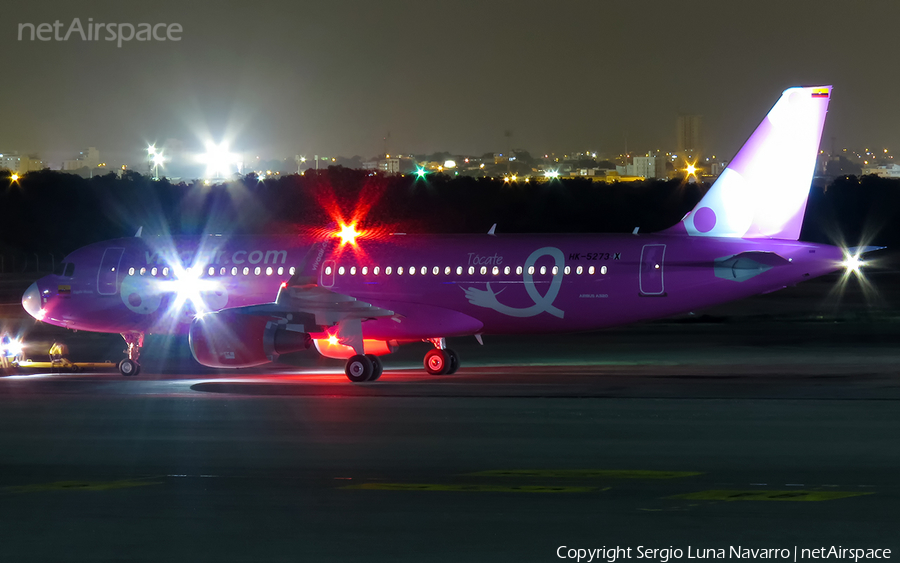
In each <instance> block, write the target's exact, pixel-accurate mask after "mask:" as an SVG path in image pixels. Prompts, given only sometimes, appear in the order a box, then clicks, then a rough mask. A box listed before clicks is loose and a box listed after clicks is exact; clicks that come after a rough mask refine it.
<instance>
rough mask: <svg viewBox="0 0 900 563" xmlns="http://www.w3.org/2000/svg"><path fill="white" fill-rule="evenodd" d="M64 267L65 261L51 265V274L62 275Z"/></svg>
mask: <svg viewBox="0 0 900 563" xmlns="http://www.w3.org/2000/svg"><path fill="white" fill-rule="evenodd" d="M65 268H66V263H65V262H60V263H59V264H57V265H55V266H53V275H54V276H61V275H63V272H64V271H65Z"/></svg>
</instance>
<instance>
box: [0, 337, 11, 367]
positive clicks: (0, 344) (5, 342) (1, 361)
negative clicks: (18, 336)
mask: <svg viewBox="0 0 900 563" xmlns="http://www.w3.org/2000/svg"><path fill="white" fill-rule="evenodd" d="M11 345H12V338H10V337H9V335H8V334H6V333H3V336H2V337H0V369H9V365H10V361H9V358H10V356H11V355H12V350H10V347H11Z"/></svg>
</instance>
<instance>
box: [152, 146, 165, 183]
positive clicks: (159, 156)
mask: <svg viewBox="0 0 900 563" xmlns="http://www.w3.org/2000/svg"><path fill="white" fill-rule="evenodd" d="M151 160H152V161H153V179H154V180H159V165H160V164H162V163H164V162H165V161H166V157H165V156H163V153H162V151H159V152H157V153H154V154H153V157H152V159H151Z"/></svg>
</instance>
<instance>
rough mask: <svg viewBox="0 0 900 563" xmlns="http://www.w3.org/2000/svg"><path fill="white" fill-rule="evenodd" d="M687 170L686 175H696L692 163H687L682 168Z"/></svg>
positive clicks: (695, 168)
mask: <svg viewBox="0 0 900 563" xmlns="http://www.w3.org/2000/svg"><path fill="white" fill-rule="evenodd" d="M684 171H685V172H687V175H688V176H696V175H697V167H696V166H694V164H692V163H688V165H687V167H686V168H685V169H684Z"/></svg>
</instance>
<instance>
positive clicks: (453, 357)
mask: <svg viewBox="0 0 900 563" xmlns="http://www.w3.org/2000/svg"><path fill="white" fill-rule="evenodd" d="M444 352H447V355H448V356H450V370H449V371H448V372H447V375H453V374H454V373H456V370H458V369H459V354H457V353H456V352H454V351H453V350H451V349H450V348H447V349H446V350H444Z"/></svg>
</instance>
